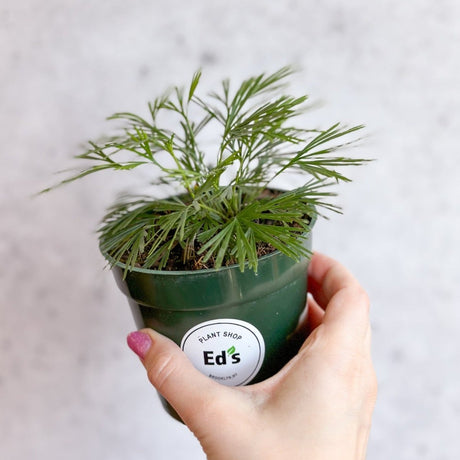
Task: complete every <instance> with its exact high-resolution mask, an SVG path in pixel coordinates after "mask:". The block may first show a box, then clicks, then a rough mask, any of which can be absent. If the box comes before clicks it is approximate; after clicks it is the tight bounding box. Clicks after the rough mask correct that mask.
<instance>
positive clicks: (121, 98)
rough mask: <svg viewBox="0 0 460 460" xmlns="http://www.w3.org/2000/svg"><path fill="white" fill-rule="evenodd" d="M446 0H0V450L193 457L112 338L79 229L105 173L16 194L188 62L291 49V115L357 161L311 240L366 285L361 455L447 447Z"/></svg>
mask: <svg viewBox="0 0 460 460" xmlns="http://www.w3.org/2000/svg"><path fill="white" fill-rule="evenodd" d="M459 24H460V3H459V2H457V1H455V0H437V1H428V0H417V1H415V0H412V1H407V2H399V1H396V0H387V1H381V2H369V1H365V0H349V1H347V2H343V1H341V0H323V1H322V2H313V1H303V2H302V1H296V0H290V1H284V2H283V1H281V2H268V1H264V0H252V1H241V0H235V1H233V2H223V1H211V0H196V1H193V2H184V1H179V0H168V1H162V0H155V1H148V0H132V1H129V2H126V1H121V0H112V1H101V0H100V1H97V2H91V1H86V0H83V1H82V0H78V1H76V0H64V1H63V0H46V1H42V2H36V1H33V0H23V1H21V2H18V1H13V0H2V2H1V3H0V57H1V60H0V187H1V188H0V190H1V195H0V256H1V260H2V268H1V269H0V308H1V313H0V457H1V458H2V459H5V460H25V459H29V458H34V459H47V460H61V459H70V460H73V459H75V460H81V459H100V458H105V459H111V460H117V459H133V460H137V459H139V460H143V459H146V460H147V459H149V460H150V459H159V460H161V459H169V460H172V459H182V458H189V459H200V458H203V454H202V452H201V449H200V446H199V445H198V443H197V441H196V440H195V439H194V438H193V436H192V435H190V433H188V431H187V430H186V428H184V427H182V426H181V425H179V424H178V423H176V422H175V421H173V420H172V419H170V418H169V417H168V416H167V415H166V414H165V413H164V412H163V410H162V409H161V407H160V405H159V402H158V400H157V397H156V395H155V392H154V391H153V390H152V388H151V387H150V386H149V384H148V383H147V381H146V379H145V376H144V372H143V370H142V369H141V366H140V365H139V363H138V362H137V360H136V359H135V358H134V356H132V354H131V352H130V351H129V350H128V349H127V347H126V345H125V335H126V333H128V332H129V331H130V330H132V329H133V328H134V324H133V321H132V319H131V316H130V313H129V311H128V308H127V304H126V301H125V299H124V298H123V297H122V296H121V295H120V294H119V293H118V292H117V289H116V287H115V285H114V283H113V280H112V279H111V274H110V273H109V272H108V271H104V270H103V267H104V262H103V260H102V258H101V256H100V255H99V254H98V248H97V241H96V236H95V234H94V230H95V228H96V227H97V223H98V221H99V219H100V217H101V215H102V213H103V211H104V208H105V206H106V205H108V204H109V203H110V202H111V200H112V199H113V197H114V196H115V193H116V192H117V191H119V190H120V189H121V188H123V187H125V186H127V185H128V184H129V181H128V180H127V179H124V178H123V176H120V175H115V176H110V174H108V175H106V176H105V177H104V178H102V177H99V178H98V177H94V178H88V180H86V181H85V182H81V183H79V184H74V185H72V186H68V187H66V188H63V189H61V190H59V191H58V192H55V193H53V194H50V195H48V196H44V197H41V198H38V199H31V198H30V197H31V195H32V194H33V193H34V192H36V191H37V190H39V189H41V188H42V187H44V186H47V185H49V184H50V182H53V180H54V179H53V178H52V173H53V172H54V171H56V170H59V169H62V168H66V167H68V166H69V164H70V163H69V159H70V156H71V155H72V154H75V153H77V152H79V148H80V147H79V146H80V143H82V142H83V141H86V140H87V139H90V138H94V137H97V136H98V135H99V134H100V133H101V132H102V131H103V130H104V129H105V127H106V125H105V122H104V117H105V116H107V115H109V114H111V113H112V112H114V111H119V110H131V111H144V110H145V102H146V101H147V100H149V99H152V98H153V97H154V96H155V95H157V94H158V93H159V92H161V91H162V90H163V89H165V88H166V87H167V86H168V85H170V84H171V83H178V84H180V83H183V82H186V81H187V80H188V79H189V77H190V75H191V74H192V72H193V71H194V70H196V69H197V68H198V67H202V68H203V70H204V73H205V77H204V82H205V83H204V84H205V86H206V85H209V86H211V85H212V84H214V83H215V82H217V81H219V80H220V79H221V78H224V77H227V76H229V77H232V78H233V79H240V78H243V77H246V76H249V75H252V74H253V73H256V72H260V71H263V70H268V71H271V70H275V69H277V68H278V67H280V66H282V65H284V64H288V63H294V64H297V65H300V66H301V67H302V68H303V72H302V73H300V74H299V75H297V76H296V78H295V85H294V86H295V90H296V91H305V92H308V93H309V94H311V96H312V99H313V100H314V101H322V102H324V103H325V105H324V107H322V108H321V109H318V110H317V111H315V112H313V113H311V114H310V115H309V116H308V118H307V120H308V121H309V122H310V121H311V122H312V123H313V124H314V125H323V126H324V125H325V124H326V123H329V122H330V123H332V122H335V121H339V120H340V121H346V122H349V123H350V124H353V123H361V122H364V123H365V124H366V125H367V126H368V129H367V132H368V134H369V140H368V141H367V143H366V144H365V147H364V148H363V150H362V151H361V152H360V153H361V155H365V156H371V157H373V158H376V159H377V160H378V161H376V162H374V163H372V164H370V165H369V166H367V167H365V168H362V169H360V170H359V171H358V170H357V171H354V172H353V178H354V179H355V182H354V183H353V184H351V185H345V186H341V188H340V193H341V196H340V200H339V202H340V204H342V206H343V207H344V211H345V214H344V215H343V216H333V217H332V220H331V221H329V222H320V223H319V224H318V225H317V229H316V232H315V240H316V244H315V246H316V249H318V250H321V251H324V252H326V253H328V254H330V255H332V256H334V257H336V258H338V259H339V260H341V261H342V262H344V263H345V264H346V265H348V266H349V267H350V268H351V269H352V270H353V271H354V272H355V274H356V275H357V277H358V278H359V279H360V280H361V281H362V283H363V284H364V285H365V287H366V288H367V290H368V291H369V294H370V296H371V299H372V324H373V333H374V335H373V353H374V357H375V365H376V369H377V373H378V376H379V380H380V394H379V399H378V404H377V408H376V412H375V418H374V426H373V431H372V436H371V440H370V446H369V455H368V458H369V459H372V460H388V459H404V460H415V459H433V460H443V459H455V458H460V447H459V443H458V432H459V428H460V423H459V422H460V392H459V376H460V368H459V363H460V347H459V345H460V344H459V332H460V329H459V325H460V309H459V308H458V307H459V295H458V287H459V284H460V283H459V281H460V278H459V269H460V264H459V256H460V253H459V246H458V234H459V231H460V217H459V195H460V194H459V192H460V190H459V172H460V168H459V164H460V163H459V140H458V139H459V137H458V133H459V128H460V80H459V75H460V51H459V50H460V27H459Z"/></svg>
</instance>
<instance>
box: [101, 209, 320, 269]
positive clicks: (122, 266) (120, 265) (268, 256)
mask: <svg viewBox="0 0 460 460" xmlns="http://www.w3.org/2000/svg"><path fill="white" fill-rule="evenodd" d="M316 220H317V214H316V213H314V215H313V216H312V217H311V221H310V224H309V225H308V226H309V228H310V231H309V232H308V233H307V234H304V236H305V239H307V238H308V237H309V236H310V235H311V232H312V231H313V226H314V225H315V223H316ZM101 253H102V255H103V257H104V258H105V260H106V261H107V262H109V264H110V269H113V268H114V267H118V268H120V269H122V270H126V264H124V263H123V262H115V263H113V261H114V259H113V257H111V256H110V255H109V254H107V253H106V252H103V251H101ZM279 255H285V254H283V253H282V252H281V251H279V250H278V249H276V250H275V251H273V252H271V253H270V254H265V255H264V256H262V257H259V259H258V261H259V263H260V262H262V261H266V260H267V259H271V258H272V257H277V256H279ZM286 257H288V256H286ZM299 259H300V258H299ZM244 265H245V269H248V262H245V263H244ZM235 268H238V269H240V265H239V264H232V265H226V266H224V267H220V268H200V269H199V270H156V269H152V268H142V267H134V268H132V269H130V270H127V273H133V272H135V273H145V274H148V275H157V276H163V275H164V276H180V275H182V276H183V275H197V274H199V273H202V274H204V273H216V272H223V271H227V270H234V269H235Z"/></svg>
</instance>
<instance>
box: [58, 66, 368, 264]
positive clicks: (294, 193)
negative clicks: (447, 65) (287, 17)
mask: <svg viewBox="0 0 460 460" xmlns="http://www.w3.org/2000/svg"><path fill="white" fill-rule="evenodd" d="M292 72H293V70H292V69H291V68H290V67H284V68H281V69H280V70H278V71H276V72H275V73H272V74H268V75H267V74H260V75H257V76H254V77H251V78H248V79H247V80H245V81H243V82H242V84H241V85H240V86H239V87H238V88H236V90H233V91H232V88H231V85H230V82H229V81H228V80H224V81H223V82H222V85H221V88H220V90H219V91H218V92H214V93H211V94H209V95H208V96H207V97H206V98H203V97H202V96H199V95H198V93H197V89H198V86H199V82H200V78H201V72H197V73H195V74H194V75H193V78H192V80H191V83H190V84H189V86H188V87H187V88H179V87H175V88H174V89H172V90H170V91H168V92H167V93H165V94H164V95H162V96H161V97H158V98H157V99H155V100H154V101H153V102H152V103H149V104H148V109H149V116H148V117H147V118H144V117H141V116H139V115H136V114H133V113H126V112H123V113H116V114H114V115H113V116H111V117H109V119H110V120H117V121H120V120H121V122H122V123H123V125H122V128H121V133H120V134H117V135H114V136H112V137H108V138H105V139H102V140H100V141H98V142H89V145H88V149H87V150H86V151H85V152H84V153H83V154H81V155H78V156H77V157H76V158H78V159H80V160H87V161H89V165H88V166H87V167H86V168H85V169H83V170H80V171H79V172H78V173H76V174H75V175H74V176H72V177H70V178H68V179H65V180H64V181H62V182H61V184H64V183H68V182H72V181H74V180H77V179H80V178H82V177H84V176H87V175H89V174H93V173H96V172H99V171H103V170H106V169H111V170H118V171H126V170H132V169H134V168H137V167H139V166H141V165H150V166H152V167H154V168H155V169H156V172H155V175H156V176H158V175H159V180H160V182H162V183H167V184H171V185H174V186H178V192H177V194H174V196H172V197H171V198H168V199H155V197H151V196H130V197H125V198H124V199H121V200H119V201H117V202H116V203H115V204H114V205H113V206H112V207H111V208H110V209H109V210H108V212H107V214H106V215H105V217H104V218H103V221H102V224H101V227H100V229H99V236H100V248H101V251H102V252H103V254H104V255H106V257H108V259H109V260H110V261H111V263H112V264H115V263H118V262H122V263H124V264H125V266H126V270H132V269H133V268H134V267H142V268H153V269H158V270H164V269H176V270H177V269H201V268H209V267H213V268H220V267H221V266H222V265H229V264H239V266H240V269H241V270H244V269H245V267H246V266H248V267H249V268H250V269H253V270H257V264H258V258H259V256H260V255H261V254H263V253H264V252H270V251H273V250H279V251H281V252H282V253H284V254H286V255H287V256H289V257H292V258H294V259H298V258H300V257H303V256H308V255H309V254H308V250H307V249H305V247H304V245H303V240H304V238H306V236H307V235H308V233H309V231H310V227H309V225H310V223H311V221H312V219H314V218H316V214H317V213H319V212H320V211H319V210H320V209H321V208H323V209H324V208H325V209H327V210H332V211H340V209H339V208H338V207H336V206H335V205H333V204H331V203H330V202H329V201H328V198H329V197H331V196H333V195H334V193H332V192H331V191H330V190H329V189H328V186H329V185H331V184H332V183H336V182H337V181H348V180H349V179H348V178H347V177H346V176H345V175H343V173H342V172H340V171H339V170H338V169H337V168H339V167H342V166H351V165H355V166H356V165H361V164H363V163H364V162H365V161H367V160H364V159H353V158H349V157H345V156H342V155H340V154H339V153H338V151H339V150H341V149H343V148H345V147H347V146H349V145H350V144H351V143H353V142H356V140H357V139H356V137H355V136H353V134H354V133H356V132H357V131H359V130H361V129H362V128H363V126H353V127H351V128H349V127H346V126H342V125H341V124H339V123H337V124H334V125H332V126H330V127H329V128H327V129H324V130H319V129H305V128H299V127H296V126H294V125H293V124H292V120H293V119H294V118H296V117H297V116H298V115H300V114H301V113H303V112H304V111H305V109H306V104H305V101H306V100H307V96H301V97H294V96H291V95H289V94H285V93H284V90H285V88H286V82H287V80H288V77H290V76H291V74H292ZM164 113H166V114H168V113H169V114H170V115H171V114H173V115H174V116H175V117H176V121H177V124H176V126H177V129H175V130H172V129H170V128H168V127H166V126H165V125H164V124H162V123H161V120H160V119H161V117H162V115H163V114H164ZM216 129H220V134H219V135H218V142H217V146H216V150H215V152H214V154H213V155H209V154H205V152H204V149H203V147H202V142H200V140H201V138H202V136H203V132H204V131H206V130H208V131H209V132H215V131H216ZM350 135H352V136H351V137H350ZM344 138H346V139H344ZM158 172H159V174H158ZM284 174H296V175H300V176H301V177H303V178H304V179H303V180H302V185H301V186H299V187H295V188H293V189H292V190H288V191H276V190H273V182H274V181H275V179H278V178H279V177H280V176H282V175H284ZM152 177H153V175H152Z"/></svg>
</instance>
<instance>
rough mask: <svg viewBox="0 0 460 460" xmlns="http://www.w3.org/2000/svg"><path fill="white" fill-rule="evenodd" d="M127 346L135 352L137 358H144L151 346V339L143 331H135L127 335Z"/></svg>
mask: <svg viewBox="0 0 460 460" xmlns="http://www.w3.org/2000/svg"><path fill="white" fill-rule="evenodd" d="M127 342H128V347H129V348H131V350H133V351H134V353H136V355H137V356H139V358H141V359H144V358H145V355H146V354H147V352H148V351H149V349H150V347H151V346H152V339H151V338H150V336H149V335H148V334H146V333H145V332H140V331H135V332H131V334H129V335H128V339H127Z"/></svg>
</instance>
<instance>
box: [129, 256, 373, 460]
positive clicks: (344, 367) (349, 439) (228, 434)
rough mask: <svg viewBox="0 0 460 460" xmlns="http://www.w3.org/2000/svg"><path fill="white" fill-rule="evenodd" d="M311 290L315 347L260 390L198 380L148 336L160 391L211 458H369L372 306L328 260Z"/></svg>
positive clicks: (306, 323)
mask: <svg viewBox="0 0 460 460" xmlns="http://www.w3.org/2000/svg"><path fill="white" fill-rule="evenodd" d="M308 287H309V292H310V294H311V296H309V299H308V313H307V315H306V317H305V319H304V320H303V322H302V324H301V325H300V326H299V331H300V332H303V333H309V335H308V338H307V339H306V340H305V342H304V343H303V346H302V347H301V349H300V351H299V353H298V354H297V355H296V356H295V357H294V358H293V359H292V360H291V361H290V362H289V363H288V364H287V365H286V366H285V367H284V368H283V369H282V370H281V371H280V372H279V373H278V374H276V375H275V376H273V377H271V378H270V379H268V380H265V381H264V382H261V383H257V384H254V385H248V386H245V387H227V386H223V385H220V384H218V383H217V382H215V381H213V380H211V379H209V378H208V377H205V376H204V375H202V374H201V373H200V372H198V371H197V370H196V369H195V368H194V367H193V366H192V365H191V363H190V362H189V361H188V360H187V358H186V356H185V355H184V354H183V352H182V351H181V350H180V348H179V347H178V346H177V345H176V344H174V343H173V342H172V341H170V340H169V339H167V338H165V337H164V336H162V335H160V334H158V333H156V332H154V331H152V330H151V329H144V330H142V331H141V332H142V333H144V334H147V335H148V337H144V338H145V340H144V341H143V347H142V350H139V349H138V350H137V351H136V350H135V351H136V352H137V353H138V354H139V355H140V357H141V361H142V363H143V364H144V366H145V368H146V370H147V374H148V377H149V380H150V382H151V383H152V385H153V386H154V387H155V388H156V389H157V390H158V391H159V393H161V394H162V395H163V396H164V397H165V398H166V399H167V400H168V401H169V402H170V403H171V405H172V406H173V407H174V408H175V409H176V411H177V412H178V414H179V415H180V416H181V418H182V419H183V421H184V422H185V423H186V425H187V426H188V427H189V428H190V430H191V431H192V432H193V433H194V434H195V436H196V437H197V438H198V440H199V441H200V443H201V445H202V447H203V450H204V452H205V453H206V455H207V458H208V459H211V460H241V459H245V460H270V459H273V460H283V459H289V460H296V459H306V460H362V459H364V458H365V456H366V447H367V440H368V436H369V430H370V426H371V418H372V412H373V409H374V404H375V399H376V395H377V380H376V377H375V372H374V369H373V365H372V359H371V351H370V342H371V329H370V323H369V299H368V296H367V295H366V293H365V291H364V290H363V288H362V287H361V286H360V284H359V283H358V281H357V280H356V279H355V278H354V276H353V275H352V274H351V273H350V272H349V271H348V270H347V269H346V268H345V267H343V266H342V265H341V264H339V263H338V262H336V261H335V260H333V259H331V258H329V257H326V256H324V255H322V254H318V253H315V255H314V256H313V258H312V261H311V263H310V268H309V274H308ZM141 339H142V337H141ZM128 342H129V340H128Z"/></svg>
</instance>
